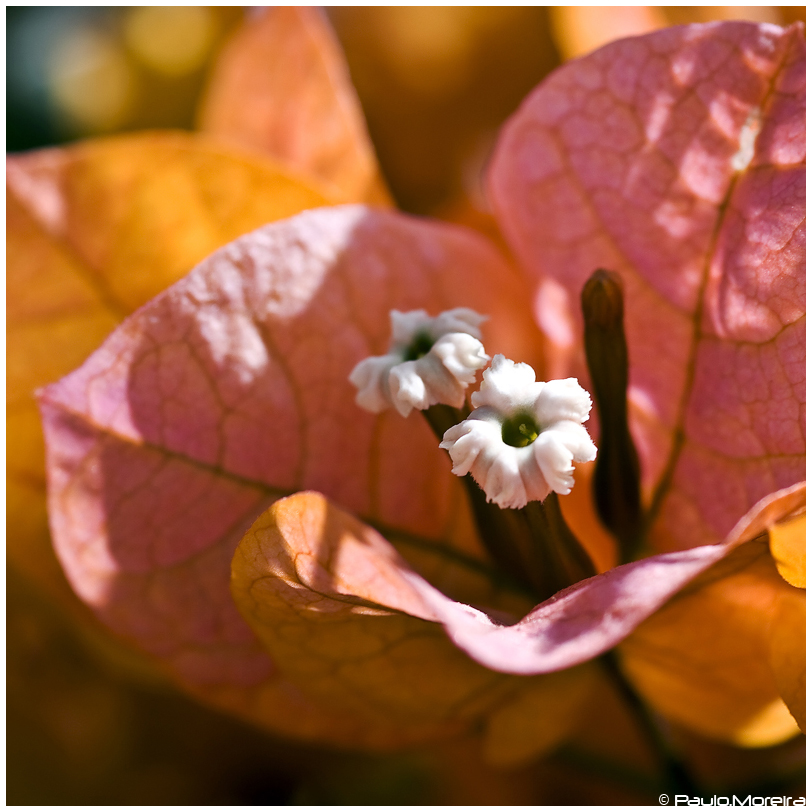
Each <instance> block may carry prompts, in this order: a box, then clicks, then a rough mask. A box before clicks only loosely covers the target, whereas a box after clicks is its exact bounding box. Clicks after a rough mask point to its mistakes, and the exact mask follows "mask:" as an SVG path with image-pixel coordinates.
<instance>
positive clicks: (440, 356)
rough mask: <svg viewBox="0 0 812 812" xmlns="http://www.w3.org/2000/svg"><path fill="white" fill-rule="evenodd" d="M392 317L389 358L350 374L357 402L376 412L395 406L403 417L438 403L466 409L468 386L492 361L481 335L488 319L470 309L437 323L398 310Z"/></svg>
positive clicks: (420, 313)
mask: <svg viewBox="0 0 812 812" xmlns="http://www.w3.org/2000/svg"><path fill="white" fill-rule="evenodd" d="M389 316H390V319H391V321H392V340H391V343H390V347H389V352H388V353H387V354H386V355H376V356H372V357H370V358H365V359H364V360H363V361H361V362H360V363H359V364H357V365H356V367H355V368H354V369H353V371H352V372H351V373H350V383H352V384H353V385H354V386H355V387H357V389H358V394H357V395H356V397H355V402H356V403H357V404H358V405H359V406H360V407H361V408H363V409H366V410H367V411H370V412H382V411H384V409H387V408H389V407H390V406H394V407H395V408H396V409H397V410H398V412H400V414H401V415H403V417H407V416H408V414H409V412H411V410H412V409H420V410H422V409H428V407H429V406H433V405H435V404H436V403H444V404H446V405H448V406H455V407H457V408H459V407H460V406H462V405H463V403H464V402H465V390H466V388H467V386H468V385H469V384H471V383H473V382H474V380H475V379H476V373H477V371H478V370H480V369H482V368H483V367H484V366H485V365H486V364H487V363H488V361H489V360H490V356H489V355H486V353H485V348H484V347H483V346H482V341H481V333H480V331H479V325H480V324H482V322H483V321H485V319H486V318H487V316H481V315H480V314H479V313H476V312H475V311H473V310H471V309H469V308H467V307H457V308H454V309H453V310H446V311H445V312H443V313H441V314H440V315H439V316H437V317H436V318H433V317H431V316H429V315H428V313H426V311H425V310H411V311H409V312H408V313H401V312H399V311H398V310H392V311H391V312H390V314H389Z"/></svg>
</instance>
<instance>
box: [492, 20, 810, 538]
mask: <svg viewBox="0 0 812 812" xmlns="http://www.w3.org/2000/svg"><path fill="white" fill-rule="evenodd" d="M804 64H805V63H804V40H803V34H802V28H801V27H798V26H793V27H790V28H787V29H780V28H777V27H774V26H769V25H753V24H750V23H717V24H709V25H698V26H685V27H678V28H671V29H667V30H664V31H659V32H656V33H653V34H651V35H649V36H646V37H638V38H633V39H627V40H621V41H619V42H615V43H612V44H610V45H608V46H606V47H604V48H602V49H601V50H599V51H597V52H595V53H593V54H591V55H589V56H588V57H585V58H583V59H580V60H576V61H574V62H571V63H569V64H567V65H565V66H564V67H563V68H562V69H560V70H558V71H556V72H555V73H554V74H553V75H551V76H550V77H549V78H548V79H547V80H546V81H545V82H543V83H542V84H541V85H540V86H539V87H538V88H537V89H536V90H535V91H534V92H533V93H531V94H530V96H529V97H528V98H527V99H526V100H525V102H524V103H523V105H522V107H521V108H520V110H519V112H517V113H516V114H515V115H514V117H513V118H512V119H511V120H509V121H508V123H507V124H506V125H505V127H504V129H503V130H502V132H501V135H500V139H499V142H498V145H497V148H496V151H495V154H494V159H493V163H492V165H491V169H490V189H491V195H492V199H493V203H494V206H495V208H496V214H497V219H498V221H499V223H500V226H501V227H502V230H503V233H504V234H505V236H506V238H507V240H508V242H509V244H510V245H511V247H512V248H513V250H514V251H515V253H516V256H517V257H518V258H519V259H520V260H521V262H522V265H523V267H524V268H525V269H526V271H527V273H528V277H529V279H530V281H531V283H532V285H533V290H534V293H535V306H536V312H537V316H538V319H539V323H540V324H541V325H542V327H543V328H544V330H545V332H546V333H547V336H548V337H549V338H550V339H551V341H552V342H553V352H552V354H551V355H550V360H551V365H550V367H549V370H548V371H549V373H550V374H551V375H552V376H553V377H565V376H566V375H576V376H577V377H578V378H579V379H580V380H581V381H582V382H585V381H586V380H587V378H586V375H585V368H584V362H583V357H582V346H581V339H580V335H581V332H582V327H581V316H580V311H579V309H578V301H579V294H580V290H581V287H582V286H583V284H584V282H585V281H586V279H587V277H588V276H589V275H590V274H591V273H592V272H593V271H594V270H595V269H596V268H609V269H612V270H615V271H617V272H619V273H620V274H621V276H622V277H623V281H624V285H625V290H626V331H627V338H628V345H629V362H630V403H631V406H632V430H633V434H634V437H635V441H636V444H637V448H638V451H639V453H640V458H641V462H642V466H643V476H644V487H645V492H646V494H647V496H648V499H649V501H650V502H651V508H650V516H649V518H650V519H654V518H656V523H655V525H654V528H653V532H652V541H653V543H654V544H655V546H656V548H657V549H660V550H669V549H684V548H687V547H692V546H695V545H698V544H707V543H713V542H716V541H719V540H721V539H722V538H724V536H725V535H726V534H727V533H728V532H729V530H730V529H731V528H732V527H733V525H734V524H735V523H736V521H737V520H738V519H739V517H740V516H741V515H742V514H744V513H745V512H746V511H747V510H748V509H749V508H750V507H751V506H752V505H753V504H754V503H755V502H756V501H758V499H760V498H761V497H762V496H764V495H766V494H768V493H770V492H772V491H775V490H777V489H779V488H782V487H786V486H789V485H791V484H792V483H794V482H796V481H798V480H800V479H803V477H804V470H805V469H804V451H805V441H804V427H803V420H804V408H803V404H804V401H805V394H804V385H805V374H804V363H803V359H804V330H805V315H804V314H805V306H804V293H803V291H804V261H803V258H804V233H805V232H804V222H805V204H804V189H805V176H806V170H805V152H804V70H805V69H804ZM568 356H569V359H570V360H569V361H567V360H566V358H567V357H568ZM585 385H586V383H585Z"/></svg>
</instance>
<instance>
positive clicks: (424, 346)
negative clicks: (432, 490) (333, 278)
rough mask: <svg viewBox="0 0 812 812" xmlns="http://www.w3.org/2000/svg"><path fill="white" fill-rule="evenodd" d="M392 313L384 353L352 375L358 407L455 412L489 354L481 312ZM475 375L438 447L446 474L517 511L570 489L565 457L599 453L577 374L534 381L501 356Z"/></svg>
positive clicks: (588, 405)
mask: <svg viewBox="0 0 812 812" xmlns="http://www.w3.org/2000/svg"><path fill="white" fill-rule="evenodd" d="M390 317H391V320H392V341H391V347H390V350H389V352H388V353H387V354H386V355H383V356H376V357H371V358H366V359H364V360H363V361H361V362H360V363H359V364H358V365H357V366H356V367H355V368H354V369H353V371H352V373H351V374H350V382H351V383H353V384H354V385H355V386H356V387H357V388H358V395H357V397H356V402H357V403H358V405H359V406H361V407H363V408H365V409H367V410H368V411H371V412H380V411H383V410H384V409H385V408H387V407H388V406H394V407H395V408H396V409H397V410H398V411H399V412H400V414H402V415H403V416H404V417H406V416H407V415H408V414H409V413H410V412H411V410H412V409H413V408H414V409H420V410H424V409H427V408H428V407H429V406H432V405H435V404H438V403H440V404H444V405H447V406H454V407H456V408H457V409H459V408H460V407H461V406H462V405H463V403H464V401H465V390H466V388H467V386H468V385H469V384H471V383H473V382H474V380H475V378H476V373H477V371H478V370H480V369H481V368H482V367H483V366H484V365H485V364H486V363H487V361H488V359H489V356H488V355H486V354H485V351H484V348H483V346H482V343H481V342H480V333H479V330H478V325H479V324H481V323H482V322H483V321H485V318H486V317H485V316H481V315H479V314H478V313H475V312H474V311H472V310H469V309H467V308H456V309H454V310H448V311H445V312H443V313H441V314H440V315H439V316H438V317H437V318H429V317H428V316H427V314H426V313H425V311H423V310H416V311H412V312H410V313H400V312H398V311H397V310H393V311H392V312H391V313H390ZM482 378H483V380H482V386H481V387H480V389H479V391H478V392H474V393H473V395H472V396H471V404H472V405H473V406H474V407H475V408H474V411H473V412H471V413H470V414H469V415H468V416H467V417H466V418H465V419H464V420H462V421H461V422H460V423H458V424H457V425H455V426H453V427H452V428H450V429H448V431H446V432H445V435H444V436H443V441H442V442H441V443H440V448H444V449H445V450H446V451H448V453H449V455H450V457H451V461H452V463H453V468H452V469H451V470H452V473H454V474H456V475H457V476H465V475H466V474H469V473H470V474H471V476H473V478H474V480H475V481H476V482H477V484H478V485H479V486H480V487H481V488H482V490H484V491H485V496H486V498H487V500H488V501H489V502H495V503H496V504H497V505H498V506H499V507H500V508H523V507H524V506H525V505H526V504H527V503H528V502H529V501H534V500H537V501H540V502H541V501H544V499H545V498H546V497H547V496H548V495H549V494H550V492H551V491H555V492H556V493H560V494H568V493H569V492H570V491H571V490H572V486H573V484H574V479H573V476H572V474H573V471H574V467H573V465H572V463H573V461H575V462H591V461H592V460H594V459H595V456H596V454H597V449H596V448H595V445H594V443H593V442H592V439H591V438H590V436H589V434H588V433H587V431H586V429H585V428H584V427H583V425H582V424H583V423H584V422H585V421H586V419H587V418H588V417H589V411H590V409H591V408H592V400H591V398H590V397H589V394H588V392H586V390H585V389H583V388H582V387H581V386H580V385H579V384H578V381H577V380H576V379H575V378H567V379H566V380H561V381H549V382H537V381H536V374H535V372H534V371H533V369H532V367H530V366H529V365H527V364H521V363H520V364H517V363H514V362H513V361H510V360H508V359H507V358H505V356H504V355H496V356H494V359H493V363H492V364H491V366H490V367H489V368H488V369H486V370H485V372H484V373H483V376H482Z"/></svg>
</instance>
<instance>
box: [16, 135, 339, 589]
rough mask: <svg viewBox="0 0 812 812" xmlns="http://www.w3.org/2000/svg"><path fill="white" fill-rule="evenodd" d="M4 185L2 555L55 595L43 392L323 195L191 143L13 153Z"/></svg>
mask: <svg viewBox="0 0 812 812" xmlns="http://www.w3.org/2000/svg"><path fill="white" fill-rule="evenodd" d="M6 184H7V197H6V205H7V245H6V261H7V274H6V284H7V288H6V299H7V310H6V318H7V340H8V350H7V356H6V361H7V394H6V397H7V401H6V410H7V415H6V419H7V436H8V457H7V471H8V526H9V533H8V553H9V558H10V559H11V560H12V561H13V562H14V563H15V565H17V566H19V567H20V568H21V569H22V570H23V571H25V572H26V573H27V574H29V575H30V576H31V577H33V578H34V579H35V580H37V581H39V582H41V583H46V584H47V585H48V586H49V588H52V589H60V587H61V585H62V584H63V583H64V581H63V580H62V579H60V578H59V577H58V575H59V573H58V567H57V565H56V563H55V562H54V564H53V565H51V563H50V562H51V561H53V555H52V553H51V547H50V542H49V539H48V531H47V526H46V518H45V470H44V468H45V465H44V449H43V444H42V435H41V429H40V425H39V419H38V415H37V410H36V405H35V403H34V399H33V393H34V390H35V389H36V387H38V386H42V385H43V384H45V383H49V382H51V381H53V380H57V379H58V378H59V377H60V376H62V375H65V374H67V372H69V371H70V370H71V369H73V368H74V367H76V366H77V365H78V364H80V363H81V362H82V361H83V360H84V359H85V358H86V357H87V356H88V355H89V354H90V353H91V352H92V351H93V350H94V349H95V348H96V347H98V345H99V344H100V342H101V341H102V340H103V339H104V338H105V336H106V335H107V334H108V333H109V332H110V331H111V330H112V329H113V328H114V327H115V326H116V325H117V324H118V323H119V322H120V321H121V320H122V319H123V318H124V317H125V316H126V315H127V314H128V313H131V312H132V311H133V310H134V309H135V308H137V307H139V306H140V305H142V304H144V302H146V301H147V300H148V299H150V298H151V297H153V296H154V295H155V294H157V293H159V292H160V291H161V290H163V289H164V288H166V287H167V286H168V285H170V284H172V283H173V282H175V281H177V280H178V279H179V278H180V277H181V276H183V275H184V274H185V273H187V272H188V270H189V268H190V267H192V266H193V265H194V264H195V263H197V262H199V261H200V260H201V259H203V258H204V257H205V256H206V255H207V254H210V253H211V252H212V251H213V250H215V249H216V248H217V247H219V246H220V245H222V244H223V243H224V242H227V241H229V240H231V239H233V238H234V237H236V236H238V235H239V234H241V233H244V232H245V231H247V230H250V229H252V228H255V227H257V226H259V225H261V224H263V223H266V222H268V221H269V220H276V219H279V218H281V217H287V216H289V215H291V214H295V213H296V212H298V211H301V210H302V209H305V208H310V207H313V206H318V205H321V204H323V203H324V202H326V198H325V197H324V196H323V195H321V194H320V193H319V192H318V191H317V190H315V189H313V188H310V187H308V186H305V185H303V184H302V183H301V182H300V181H298V180H296V179H294V178H292V177H291V176H290V175H289V174H288V173H286V172H285V171H284V170H283V169H282V168H280V167H279V166H278V165H277V164H274V163H271V162H269V161H267V160H263V159H259V158H257V159H255V160H247V159H246V158H245V157H244V156H243V155H241V154H239V153H235V152H233V151H231V150H227V149H223V148H222V146H221V145H220V144H217V143H216V142H213V141H212V140H211V139H207V138H203V137H200V136H191V135H189V134H183V133H149V134H145V135H126V136H119V137H115V138H109V139H102V140H99V141H95V142H90V143H85V144H80V145H76V146H73V147H68V148H65V149H54V150H46V151H42V152H36V153H31V154H27V155H19V156H11V157H9V158H8V159H7V171H6ZM68 594H69V592H68Z"/></svg>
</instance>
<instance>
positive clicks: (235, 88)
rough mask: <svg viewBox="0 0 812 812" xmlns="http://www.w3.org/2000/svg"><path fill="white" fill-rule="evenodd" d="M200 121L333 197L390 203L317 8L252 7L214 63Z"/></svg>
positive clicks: (341, 61) (348, 84)
mask: <svg viewBox="0 0 812 812" xmlns="http://www.w3.org/2000/svg"><path fill="white" fill-rule="evenodd" d="M200 124H201V129H202V130H203V131H204V132H209V133H212V134H214V135H217V136H220V137H222V138H226V139H228V140H229V141H232V142H234V143H235V144H237V145H239V146H241V147H248V148H251V149H255V150H259V151H261V152H262V153H266V154H269V155H273V156H275V157H277V158H278V159H280V160H282V161H284V162H285V164H286V165H288V166H290V167H291V168H292V169H294V170H296V171H298V172H302V173H303V174H304V175H305V176H306V177H307V176H311V177H313V178H315V179H316V180H318V181H319V182H320V183H321V184H323V185H326V186H327V187H328V188H329V189H330V190H331V194H332V196H333V197H334V199H335V201H336V202H342V203H343V202H360V201H366V202H369V203H378V204H388V203H389V202H390V200H389V194H388V192H387V191H386V184H385V183H384V181H383V179H382V178H381V175H380V170H379V169H378V162H377V160H376V158H375V152H374V150H373V148H372V144H371V142H370V140H369V135H368V134H367V131H366V123H365V121H364V115H363V112H362V111H361V105H360V103H359V101H358V98H357V97H356V95H355V89H354V88H353V86H352V82H351V80H350V76H349V71H348V70H347V66H346V64H345V62H344V56H343V54H342V53H341V49H340V47H339V45H338V42H337V41H336V39H335V35H334V34H333V32H332V31H331V30H330V27H329V25H328V24H327V23H326V21H325V20H324V19H323V12H321V11H319V10H318V9H315V8H293V7H285V6H278V7H276V8H272V9H263V10H261V11H260V10H254V12H253V16H252V19H251V20H249V21H247V22H246V23H245V24H244V25H243V26H242V27H241V28H240V30H239V31H238V32H237V33H236V34H235V35H234V36H233V37H232V39H231V40H230V41H229V42H228V43H227V45H226V47H225V49H224V52H223V53H222V54H221V56H220V58H219V59H218V61H217V63H216V65H215V70H214V72H213V75H212V77H211V79H210V81H209V86H208V89H207V92H206V96H205V98H204V102H203V105H202V108H201V112H200Z"/></svg>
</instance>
